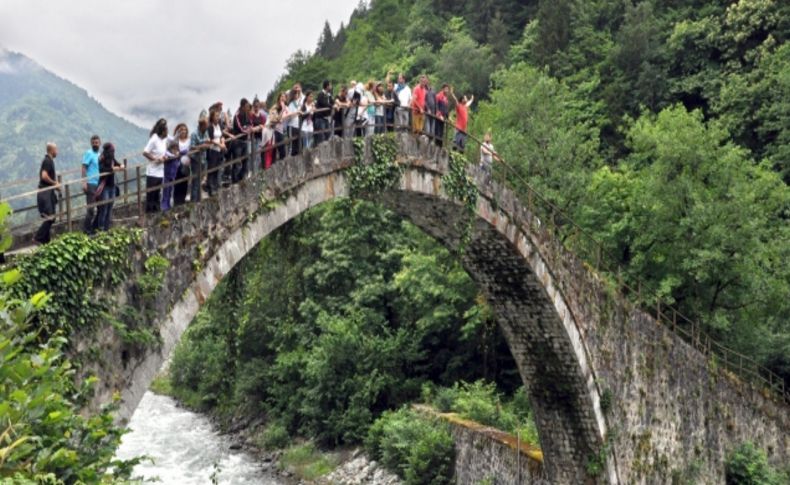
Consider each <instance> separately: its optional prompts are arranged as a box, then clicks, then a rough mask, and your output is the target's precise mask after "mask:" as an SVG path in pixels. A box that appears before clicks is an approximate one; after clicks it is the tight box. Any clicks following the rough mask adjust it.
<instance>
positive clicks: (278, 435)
mask: <svg viewBox="0 0 790 485" xmlns="http://www.w3.org/2000/svg"><path fill="white" fill-rule="evenodd" d="M290 443H291V436H290V434H289V433H288V430H287V429H286V428H285V426H283V425H282V424H280V423H272V424H270V425H269V426H267V427H266V429H265V430H264V431H263V433H261V437H260V440H259V444H260V445H261V446H262V447H263V448H265V449H267V450H279V449H281V448H285V447H286V446H288V445H289V444H290Z"/></svg>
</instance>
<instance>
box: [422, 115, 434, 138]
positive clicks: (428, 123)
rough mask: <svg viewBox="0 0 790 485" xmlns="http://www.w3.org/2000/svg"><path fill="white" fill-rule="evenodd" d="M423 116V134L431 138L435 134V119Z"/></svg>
mask: <svg viewBox="0 0 790 485" xmlns="http://www.w3.org/2000/svg"><path fill="white" fill-rule="evenodd" d="M431 114H433V113H431ZM423 116H425V134H426V135H428V136H429V137H431V138H433V136H434V132H435V128H434V122H435V119H434V118H433V117H431V116H428V115H423Z"/></svg>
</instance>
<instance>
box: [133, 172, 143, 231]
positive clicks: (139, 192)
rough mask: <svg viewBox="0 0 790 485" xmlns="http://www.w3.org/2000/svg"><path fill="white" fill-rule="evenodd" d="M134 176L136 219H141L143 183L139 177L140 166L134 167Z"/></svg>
mask: <svg viewBox="0 0 790 485" xmlns="http://www.w3.org/2000/svg"><path fill="white" fill-rule="evenodd" d="M135 172H136V173H135V176H136V178H137V191H136V192H137V217H138V218H140V219H142V218H143V198H142V194H143V181H142V178H141V176H140V166H139V165H138V166H137V167H135Z"/></svg>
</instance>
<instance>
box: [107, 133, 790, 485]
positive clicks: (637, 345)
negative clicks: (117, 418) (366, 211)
mask: <svg viewBox="0 0 790 485" xmlns="http://www.w3.org/2000/svg"><path fill="white" fill-rule="evenodd" d="M398 150H399V162H400V163H401V164H402V165H403V166H404V167H405V170H404V172H403V175H402V179H401V181H400V187H399V188H397V189H395V190H388V191H384V192H382V193H380V194H372V195H371V198H372V199H373V200H375V201H377V202H379V203H381V204H383V205H384V206H386V207H388V208H390V209H392V210H394V211H396V212H397V213H399V214H402V215H403V216H404V217H406V218H408V219H410V220H411V221H412V222H414V223H415V224H416V225H417V226H418V227H420V228H422V229H423V230H424V231H425V232H426V233H428V234H430V235H432V236H434V237H435V238H437V240H439V241H440V242H442V243H443V244H445V245H446V246H448V247H450V248H454V247H457V245H458V243H459V240H460V239H461V236H462V234H461V232H462V229H461V228H463V227H465V225H464V222H465V221H468V217H469V216H468V214H467V213H466V211H465V209H464V207H462V206H461V205H459V204H458V203H456V202H454V201H452V200H450V199H449V198H448V197H447V195H446V193H445V192H444V190H443V188H442V184H443V179H442V176H443V174H445V173H447V169H448V157H447V154H446V152H443V151H441V150H439V149H437V148H436V147H435V146H434V145H432V144H430V143H429V142H428V141H427V140H426V139H422V140H420V139H416V138H413V137H411V136H409V135H405V134H403V135H399V136H398ZM368 152H369V147H368ZM368 157H369V153H368ZM353 163H354V154H353V147H352V145H351V143H350V141H348V140H332V141H330V142H328V143H325V144H322V145H321V146H319V147H318V148H317V149H316V150H314V151H312V152H308V153H304V154H302V155H300V156H299V157H296V158H292V159H288V160H286V161H284V162H282V163H279V164H277V165H275V166H274V168H273V169H271V170H269V171H267V172H265V173H262V174H257V175H256V176H255V177H253V178H251V179H249V180H247V181H245V182H242V183H241V184H239V185H236V186H233V187H232V188H230V189H228V190H225V191H223V192H221V193H220V195H219V197H217V198H212V199H209V200H206V201H204V202H202V203H200V204H198V205H196V206H185V207H181V208H178V209H176V210H173V211H172V212H170V213H169V214H167V215H166V216H162V215H160V216H156V217H152V218H149V219H148V220H147V221H145V230H146V234H145V237H144V246H145V252H147V253H149V254H151V253H154V252H156V253H159V254H161V255H162V256H164V257H166V258H167V259H168V260H169V261H170V262H171V267H170V269H169V270H168V273H167V276H166V281H165V286H164V288H165V289H164V290H163V291H162V293H161V295H159V296H158V298H157V301H156V302H155V310H156V311H155V314H156V318H155V319H154V321H152V322H150V323H151V325H152V326H154V327H156V328H157V329H159V331H160V333H161V335H162V343H161V346H159V347H158V348H156V349H149V350H148V351H147V352H143V353H142V354H139V355H125V356H122V355H117V356H116V357H115V359H113V358H112V357H111V356H108V357H107V358H106V367H105V368H104V374H103V375H102V377H103V378H104V382H106V383H107V386H109V387H111V388H114V389H117V390H119V391H121V393H122V396H123V412H124V413H125V414H126V415H129V414H130V413H131V412H132V410H133V409H134V408H135V406H136V405H137V402H138V401H139V399H140V398H141V397H142V394H143V392H144V391H145V390H146V389H147V388H148V385H149V383H150V381H151V380H152V379H153V377H154V375H155V374H156V372H157V370H158V369H159V367H160V366H161V364H162V362H163V361H164V360H165V359H166V358H167V357H168V356H169V354H170V352H171V351H172V348H173V347H174V345H175V344H176V342H177V341H178V339H179V338H180V336H181V334H182V333H183V331H184V330H185V329H186V327H187V326H188V325H189V323H190V322H191V321H192V318H193V317H194V316H195V314H196V313H197V311H198V310H199V308H200V305H201V304H202V303H203V302H204V301H205V300H206V299H207V298H208V297H209V296H210V294H211V292H212V290H213V289H214V287H215V286H216V285H217V284H218V282H219V281H220V280H221V279H222V278H223V277H224V276H225V275H226V274H227V273H228V272H229V271H230V270H231V269H232V268H233V266H234V265H235V264H237V263H238V262H239V261H240V260H241V259H242V258H243V257H244V256H245V255H246V254H247V253H248V252H249V251H250V250H251V249H252V248H253V247H254V246H255V245H256V244H257V243H258V242H259V241H260V240H261V239H262V238H264V237H266V236H267V235H268V234H269V233H271V232H272V231H274V230H275V229H277V228H278V227H280V226H281V225H282V224H284V223H285V222H287V221H289V220H291V219H292V218H294V217H296V216H297V215H298V214H300V213H302V212H304V211H305V210H308V209H309V208H311V207H314V206H316V205H318V204H321V203H323V202H326V201H328V200H332V199H334V198H337V197H345V196H347V195H348V193H349V188H348V186H347V179H346V177H345V170H346V169H347V168H348V167H349V166H350V165H351V164H353ZM473 175H475V176H477V175H479V174H474V173H473ZM476 180H477V181H478V182H479V181H480V179H479V178H477V179H476ZM478 189H479V191H480V192H481V194H482V197H480V198H479V200H478V205H477V210H476V215H475V218H474V225H473V235H472V240H471V242H470V243H469V244H468V246H467V247H466V250H465V252H464V253H463V256H462V263H463V265H464V267H465V268H466V270H467V271H468V272H469V274H470V275H471V277H472V278H473V279H474V280H475V281H476V282H477V284H478V285H479V286H480V288H481V290H482V291H483V292H484V294H485V295H486V298H487V299H488V301H489V303H490V304H491V306H492V308H493V309H494V312H495V315H496V318H497V320H498V322H499V324H500V326H501V328H502V329H503V333H504V334H505V337H506V339H507V341H508V345H509V347H510V349H511V352H512V353H513V355H514V358H515V360H516V363H517V365H518V368H519V372H520V374H521V377H522V379H523V381H524V385H525V388H526V390H527V392H528V395H529V396H530V399H531V402H532V405H533V409H534V412H535V418H536V424H537V426H538V430H539V433H540V436H541V443H542V445H543V450H544V453H545V457H544V473H545V474H546V477H547V479H548V480H550V481H551V483H572V484H576V483H588V482H608V483H627V484H632V483H671V482H672V481H673V479H674V478H680V477H684V476H687V475H688V474H689V473H691V472H694V471H696V472H698V473H699V474H700V476H701V477H702V479H703V481H704V482H710V483H720V482H722V479H723V470H724V460H725V457H726V454H727V453H728V452H729V450H731V449H732V448H734V447H735V446H737V445H738V444H739V443H740V442H742V441H745V440H750V441H753V442H755V443H756V444H757V445H758V446H759V447H761V448H763V449H765V450H766V451H767V453H768V456H769V459H770V461H771V462H772V463H775V464H776V463H787V462H790V413H789V412H788V406H786V405H784V404H783V403H780V402H778V401H776V400H774V398H773V397H772V396H770V395H768V394H764V393H763V391H762V390H761V389H756V388H753V387H752V386H750V385H748V384H745V383H743V382H740V381H738V380H737V379H733V378H730V377H728V376H727V375H726V373H724V372H722V371H721V370H720V369H717V368H716V367H715V366H712V365H710V363H709V362H708V359H707V358H706V357H705V356H704V355H702V354H701V353H699V352H698V351H696V350H695V349H693V348H692V347H690V346H689V345H687V344H686V343H685V342H683V340H682V339H680V338H678V337H677V336H676V335H674V334H672V333H671V332H670V331H669V330H668V329H667V328H665V327H663V326H661V325H660V324H658V323H657V322H656V321H655V320H654V319H652V318H651V317H650V316H649V315H647V314H645V313H643V312H641V311H639V310H638V309H636V308H634V307H633V306H632V305H631V304H630V303H629V302H628V301H627V300H626V299H624V298H623V297H621V296H619V295H618V294H615V293H613V292H611V291H609V290H608V289H607V287H606V285H605V284H604V283H603V282H602V281H601V280H600V278H599V277H598V276H597V275H596V274H595V273H594V272H591V271H590V269H589V268H588V267H587V266H586V265H584V264H583V263H582V262H581V261H579V260H578V259H577V258H576V257H574V256H573V255H572V254H569V253H568V252H567V251H565V249H564V248H563V247H562V245H561V243H560V242H559V241H557V240H556V238H554V237H553V236H552V235H551V234H550V233H549V232H548V231H547V230H546V229H545V227H543V225H542V223H541V221H540V220H539V219H538V218H537V217H535V215H534V214H531V213H530V212H529V211H528V210H527V208H526V207H525V206H524V205H522V204H521V203H520V202H519V200H518V199H517V198H516V197H515V195H514V194H513V193H511V192H510V191H508V190H507V189H505V188H503V187H498V186H496V185H482V184H480V183H479V184H478ZM135 258H136V260H137V261H138V263H137V264H136V265H135V267H136V268H137V269H136V271H137V272H138V273H139V272H140V271H142V269H141V268H142V264H141V262H142V261H143V260H144V257H143V256H142V255H137V256H135ZM138 276H139V275H138ZM135 277H136V276H135V275H130V279H132V280H133V279H134V278H135ZM108 353H112V350H108ZM107 391H109V389H108V390H107ZM103 395H104V396H105V397H106V396H107V395H108V392H105V393H104V394H103ZM602 396H606V399H602ZM593 461H599V462H600V464H601V467H599V468H600V470H599V472H598V473H597V474H593V475H592V476H591V475H590V473H589V469H590V468H591V467H589V466H588V465H590V464H591V462H593Z"/></svg>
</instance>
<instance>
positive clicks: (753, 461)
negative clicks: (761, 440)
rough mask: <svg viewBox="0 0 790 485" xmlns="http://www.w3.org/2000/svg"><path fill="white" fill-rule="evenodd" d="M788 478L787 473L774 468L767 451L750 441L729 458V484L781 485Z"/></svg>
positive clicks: (727, 474) (727, 476) (739, 447)
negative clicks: (766, 454)
mask: <svg viewBox="0 0 790 485" xmlns="http://www.w3.org/2000/svg"><path fill="white" fill-rule="evenodd" d="M782 475H785V476H784V477H783V476H782ZM788 478H790V477H787V475H786V474H782V473H780V472H778V471H777V470H775V469H773V468H772V467H771V466H770V465H769V464H768V460H767V459H766V457H765V453H764V452H763V451H762V450H759V449H757V448H756V447H755V446H754V445H753V444H752V443H749V442H746V443H743V444H741V445H740V446H738V447H737V448H736V449H735V450H733V452H732V453H731V454H730V456H729V457H728V458H727V464H726V469H725V479H726V482H727V485H779V484H780V483H787V482H786V481H785V480H787V479H788Z"/></svg>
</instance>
